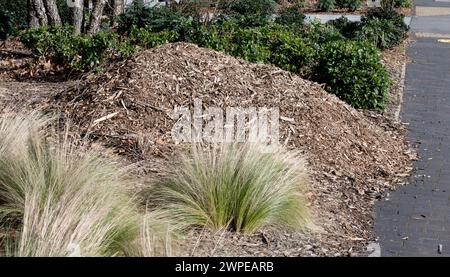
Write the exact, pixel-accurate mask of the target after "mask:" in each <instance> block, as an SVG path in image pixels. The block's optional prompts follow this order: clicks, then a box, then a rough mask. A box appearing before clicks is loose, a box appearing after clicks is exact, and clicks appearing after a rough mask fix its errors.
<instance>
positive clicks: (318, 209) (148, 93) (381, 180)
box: [46, 43, 415, 256]
mask: <svg viewBox="0 0 450 277" xmlns="http://www.w3.org/2000/svg"><path fill="white" fill-rule="evenodd" d="M194 98H200V99H201V100H202V102H203V105H204V107H208V106H217V107H222V108H225V107H236V106H239V107H249V106H252V107H279V108H280V115H281V116H282V118H283V120H281V130H280V132H281V141H282V142H286V145H287V147H289V148H296V149H300V150H302V151H303V153H304V155H305V157H306V158H307V160H308V164H309V165H308V166H309V169H310V177H311V178H310V179H311V182H310V185H309V195H308V197H309V200H310V203H311V211H312V216H313V220H314V223H315V225H316V226H317V228H316V230H314V232H310V233H296V232H293V231H289V230H279V229H275V228H267V229H265V230H261V231H260V232H258V233H256V234H254V235H250V236H242V235H239V234H234V233H232V232H228V231H225V232H220V233H217V234H211V233H208V232H206V231H205V232H200V231H192V232H191V234H189V235H188V236H187V239H186V240H184V241H183V242H182V243H181V248H180V250H179V251H180V254H182V255H191V254H192V255H219V256H220V255H231V256H234V255H236V256H240V255H261V256H298V255H307V256H315V255H319V256H324V255H326V256H339V255H356V254H359V253H361V252H362V251H363V249H364V247H365V245H366V244H367V243H368V242H369V241H371V240H373V239H374V237H373V233H372V223H373V203H374V201H375V200H376V199H377V198H379V197H381V194H382V193H383V192H384V191H385V190H387V189H393V188H394V187H395V186H396V185H397V184H398V183H401V182H403V181H404V179H405V177H407V176H408V174H409V172H410V171H411V169H412V168H411V159H413V158H414V157H415V154H414V153H413V152H412V151H411V150H410V148H409V145H408V143H407V141H406V140H405V136H404V129H403V127H402V125H401V124H398V123H394V122H392V121H390V120H388V119H386V118H384V117H383V116H381V115H378V114H371V115H369V117H371V118H368V116H367V115H365V114H363V113H361V112H360V111H357V110H355V109H353V108H352V107H351V106H349V105H347V104H346V103H344V102H342V101H340V100H339V99H338V98H336V97H335V96H334V95H331V94H328V93H326V92H325V91H324V90H323V88H322V87H321V86H320V85H319V84H316V83H313V82H310V81H306V80H304V79H302V78H300V77H298V76H296V75H294V74H292V73H289V72H286V71H283V70H281V69H279V68H277V67H274V66H271V65H261V64H252V63H248V62H246V61H243V60H240V59H236V58H233V57H230V56H227V55H225V54H222V53H219V52H215V51H213V50H209V49H203V48H199V47H197V46H195V45H192V44H186V43H175V44H167V45H163V46H160V47H157V48H153V49H150V50H144V51H141V52H140V53H138V54H137V55H135V56H134V57H132V58H130V59H128V60H126V61H124V62H121V63H118V64H116V65H115V66H113V67H112V68H111V69H109V70H108V71H106V72H104V73H102V74H99V75H89V76H87V77H86V78H85V79H83V80H82V81H79V82H78V83H77V84H75V85H73V86H71V87H70V88H69V89H67V90H64V91H63V92H61V93H58V94H57V95H56V97H54V98H53V99H51V100H49V101H48V102H47V103H46V109H47V110H48V111H52V112H61V113H62V114H63V115H64V117H65V118H66V119H68V120H70V121H71V122H72V123H73V124H74V126H77V128H78V129H77V131H78V132H79V133H80V134H82V135H89V138H91V139H92V140H93V141H96V142H100V143H102V144H103V145H106V146H108V147H111V148H113V149H114V150H115V151H116V152H117V153H120V154H122V155H124V156H126V157H128V158H130V159H131V160H133V161H136V160H138V161H141V162H142V163H143V164H144V165H147V167H148V170H147V173H148V174H149V175H152V174H158V167H157V166H155V164H158V163H159V162H160V161H165V162H171V159H173V158H174V155H176V151H177V148H176V147H175V146H174V143H173V141H172V139H171V135H170V131H171V129H172V127H173V125H174V123H175V121H174V120H172V119H171V118H170V116H169V115H170V113H171V112H172V111H173V109H174V107H175V106H186V107H191V108H192V105H193V99H194ZM155 161H157V162H155Z"/></svg>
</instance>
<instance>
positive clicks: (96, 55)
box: [20, 26, 119, 71]
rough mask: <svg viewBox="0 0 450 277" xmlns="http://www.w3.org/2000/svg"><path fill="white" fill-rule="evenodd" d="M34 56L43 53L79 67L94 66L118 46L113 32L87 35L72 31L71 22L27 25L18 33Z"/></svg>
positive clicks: (72, 66)
mask: <svg viewBox="0 0 450 277" xmlns="http://www.w3.org/2000/svg"><path fill="white" fill-rule="evenodd" d="M20 39H21V41H22V42H23V43H24V45H25V46H26V47H27V48H29V49H30V50H31V51H32V52H33V54H34V55H35V57H37V58H40V57H45V58H47V59H51V60H53V61H54V62H55V63H58V64H62V65H64V66H66V67H69V68H71V69H75V70H78V71H83V70H89V69H95V68H97V67H98V66H100V65H101V64H102V63H103V62H104V61H105V59H107V58H108V56H109V54H110V50H111V51H112V50H113V49H116V48H118V45H119V43H118V36H117V35H116V34H115V33H111V32H104V31H100V32H97V33H96V34H94V35H93V36H92V37H89V36H88V35H86V34H79V35H76V34H73V29H72V28H71V27H70V26H64V27H61V26H52V27H40V28H33V29H28V30H26V31H25V32H23V33H22V34H21V36H20Z"/></svg>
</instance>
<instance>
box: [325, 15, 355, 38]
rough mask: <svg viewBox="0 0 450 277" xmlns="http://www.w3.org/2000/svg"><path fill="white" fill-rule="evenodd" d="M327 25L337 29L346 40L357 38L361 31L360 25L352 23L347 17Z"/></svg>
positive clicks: (331, 21)
mask: <svg viewBox="0 0 450 277" xmlns="http://www.w3.org/2000/svg"><path fill="white" fill-rule="evenodd" d="M327 24H330V25H332V26H333V27H335V28H336V29H337V30H338V31H339V32H340V33H341V34H342V35H343V36H344V37H345V38H350V39H352V38H355V37H356V34H357V33H358V31H359V30H360V23H359V22H353V21H350V20H349V19H348V18H346V17H345V16H342V17H340V18H338V19H334V20H330V21H329V22H328V23H327Z"/></svg>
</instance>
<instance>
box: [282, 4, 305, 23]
mask: <svg viewBox="0 0 450 277" xmlns="http://www.w3.org/2000/svg"><path fill="white" fill-rule="evenodd" d="M305 18H306V16H305V15H304V14H303V13H301V12H299V10H298V8H295V7H289V8H286V9H283V10H281V11H280V12H279V14H278V17H277V18H276V19H275V23H278V24H281V25H288V26H289V25H290V26H303V24H304V21H305Z"/></svg>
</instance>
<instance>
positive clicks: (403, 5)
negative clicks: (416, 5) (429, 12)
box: [394, 0, 413, 8]
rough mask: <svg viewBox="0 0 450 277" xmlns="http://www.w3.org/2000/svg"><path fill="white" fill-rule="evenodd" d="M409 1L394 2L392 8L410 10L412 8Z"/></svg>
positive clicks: (396, 0)
mask: <svg viewBox="0 0 450 277" xmlns="http://www.w3.org/2000/svg"><path fill="white" fill-rule="evenodd" d="M412 5H413V4H412V1H411V0H395V2H394V7H396V8H411V7H412Z"/></svg>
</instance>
